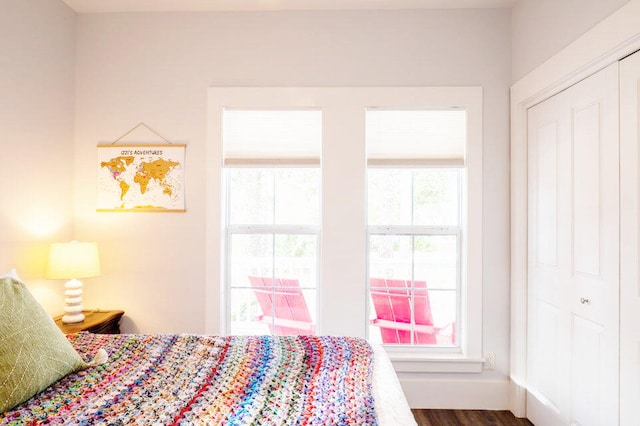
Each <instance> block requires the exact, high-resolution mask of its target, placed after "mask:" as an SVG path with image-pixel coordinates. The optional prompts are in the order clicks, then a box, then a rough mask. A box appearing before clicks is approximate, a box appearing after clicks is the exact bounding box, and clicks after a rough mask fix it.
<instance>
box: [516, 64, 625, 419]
mask: <svg viewBox="0 0 640 426" xmlns="http://www.w3.org/2000/svg"><path fill="white" fill-rule="evenodd" d="M617 85H618V71H617V64H614V65H612V66H610V67H608V68H606V69H604V70H602V71H600V72H599V73H597V74H595V75H593V76H591V77H589V78H588V79H586V80H583V81H582V82H580V83H578V84H576V85H575V86H572V87H570V88H569V89H567V90H565V91H564V92H561V93H559V94H558V95H556V96H554V97H552V98H550V99H547V100H546V101H544V102H542V103H540V104H538V105H536V106H535V107H533V108H531V109H530V110H529V114H528V120H529V254H530V256H529V318H528V331H529V334H528V336H529V339H530V340H529V341H530V343H531V344H530V345H529V350H528V360H529V361H528V368H529V370H528V383H529V389H528V390H529V392H530V395H529V397H528V408H527V415H528V417H529V418H530V419H531V420H532V421H533V423H534V424H548V423H549V424H564V425H569V424H575V425H602V426H610V425H615V424H617V423H618V410H617V406H618V365H619V363H618V344H619V324H618V320H619V302H618V295H619V282H620V280H619V173H618V172H619V158H618V155H619V149H618V148H619V143H618V87H617ZM554 250H555V251H554ZM550 328H553V330H551V329H550Z"/></svg>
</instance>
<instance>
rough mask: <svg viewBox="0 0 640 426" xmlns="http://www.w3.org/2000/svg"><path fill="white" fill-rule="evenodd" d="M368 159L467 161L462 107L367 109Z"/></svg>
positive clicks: (439, 162)
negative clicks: (465, 159) (439, 108)
mask: <svg viewBox="0 0 640 426" xmlns="http://www.w3.org/2000/svg"><path fill="white" fill-rule="evenodd" d="M366 126H367V127H366V129H367V162H368V164H369V165H370V166H375V165H400V166H401V165H408V166H411V165H422V164H425V165H443V166H460V165H464V158H465V141H466V112H465V111H464V110H463V109H447V110H399V109H377V108H369V109H367V118H366Z"/></svg>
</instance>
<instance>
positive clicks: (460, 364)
mask: <svg viewBox="0 0 640 426" xmlns="http://www.w3.org/2000/svg"><path fill="white" fill-rule="evenodd" d="M385 349H387V348H385ZM387 354H388V355H389V358H390V359H391V363H392V364H393V367H394V369H395V370H396V372H398V373H401V372H402V373H482V369H483V367H484V360H483V359H480V358H468V357H464V356H462V355H460V354H451V353H448V354H444V353H441V354H435V353H429V354H427V353H422V354H419V353H407V352H406V351H405V352H402V353H401V352H395V351H390V350H388V349H387Z"/></svg>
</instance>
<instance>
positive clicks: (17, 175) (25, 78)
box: [0, 0, 75, 314]
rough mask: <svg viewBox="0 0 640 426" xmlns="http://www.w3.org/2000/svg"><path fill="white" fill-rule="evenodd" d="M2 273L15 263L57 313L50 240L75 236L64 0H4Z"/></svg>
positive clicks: (69, 36) (71, 73)
mask: <svg viewBox="0 0 640 426" xmlns="http://www.w3.org/2000/svg"><path fill="white" fill-rule="evenodd" d="M0 8H1V11H0V52H2V54H0V149H1V151H0V152H1V153H0V158H1V159H2V165H1V166H0V198H1V199H2V208H1V209H0V274H3V273H4V272H6V271H7V270H8V269H10V268H17V269H18V273H19V274H20V276H21V277H22V278H23V279H24V280H25V281H27V283H28V284H29V285H30V287H31V290H32V291H33V293H34V294H35V296H36V297H37V298H38V299H39V300H40V301H41V302H42V303H43V304H44V305H45V307H46V308H47V309H48V310H49V311H50V313H52V314H54V313H55V314H57V313H59V312H61V310H62V306H63V301H62V298H63V297H62V292H63V287H62V282H60V281H45V280H43V279H42V276H43V273H44V265H45V259H46V253H47V249H48V245H47V244H48V243H49V242H52V241H66V240H69V239H70V238H71V235H72V224H71V212H72V201H73V191H72V179H73V163H74V151H73V144H74V137H73V134H74V113H73V110H74V87H75V13H74V12H73V11H72V10H71V9H69V8H68V7H67V6H66V5H64V4H63V3H62V2H59V1H51V0H3V1H2V3H1V4H0Z"/></svg>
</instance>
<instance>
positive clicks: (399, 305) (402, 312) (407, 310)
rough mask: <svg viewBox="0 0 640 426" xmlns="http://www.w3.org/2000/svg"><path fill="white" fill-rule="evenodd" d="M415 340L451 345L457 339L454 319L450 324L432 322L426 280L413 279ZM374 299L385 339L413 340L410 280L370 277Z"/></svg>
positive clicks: (391, 340) (394, 341)
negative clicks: (437, 324) (438, 325)
mask: <svg viewBox="0 0 640 426" xmlns="http://www.w3.org/2000/svg"><path fill="white" fill-rule="evenodd" d="M413 285H414V288H413V291H414V297H413V304H414V307H415V310H414V321H415V323H414V325H413V330H414V333H413V340H414V343H415V344H418V345H436V344H441V345H450V344H453V343H454V342H455V323H452V324H449V325H448V326H447V327H442V328H440V327H436V326H434V324H433V314H432V312H431V302H430V300H429V292H428V290H427V283H426V282H425V281H414V282H413ZM371 299H372V301H373V306H374V309H375V313H376V318H374V319H372V320H371V324H372V325H374V326H377V327H380V334H381V336H382V342H383V343H396V344H409V343H411V281H406V280H397V279H387V280H385V279H382V278H371Z"/></svg>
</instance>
